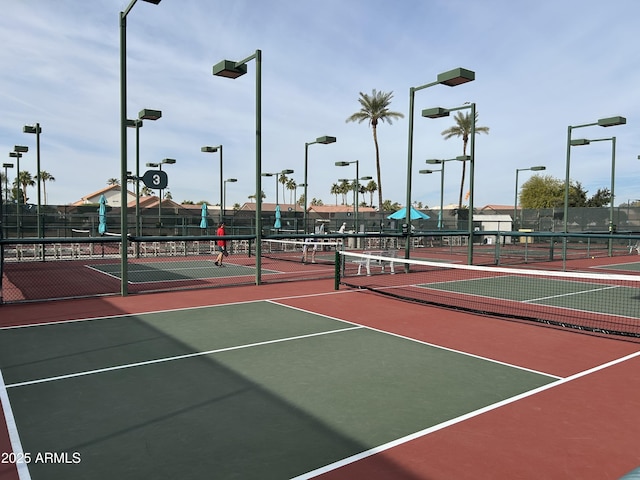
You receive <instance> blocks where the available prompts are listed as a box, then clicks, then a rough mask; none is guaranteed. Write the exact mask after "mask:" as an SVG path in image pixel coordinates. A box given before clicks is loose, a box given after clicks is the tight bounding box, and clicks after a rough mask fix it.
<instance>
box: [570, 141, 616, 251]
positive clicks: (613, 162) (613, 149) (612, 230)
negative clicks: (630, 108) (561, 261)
mask: <svg viewBox="0 0 640 480" xmlns="http://www.w3.org/2000/svg"><path fill="white" fill-rule="evenodd" d="M595 142H611V204H610V205H609V234H613V233H615V231H616V228H615V225H614V223H613V217H614V207H613V202H614V200H615V185H616V182H615V178H616V137H609V138H595V139H591V140H589V139H586V138H579V139H575V140H571V146H577V145H589V144H591V143H595ZM608 244H609V247H608V254H609V256H611V255H612V254H613V239H612V238H609V242H608Z"/></svg>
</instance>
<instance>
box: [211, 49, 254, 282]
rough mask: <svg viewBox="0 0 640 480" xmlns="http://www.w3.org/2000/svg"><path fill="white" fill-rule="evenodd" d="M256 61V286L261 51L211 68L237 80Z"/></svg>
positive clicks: (215, 72) (218, 73) (220, 75)
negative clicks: (248, 65) (249, 64)
mask: <svg viewBox="0 0 640 480" xmlns="http://www.w3.org/2000/svg"><path fill="white" fill-rule="evenodd" d="M251 60H255V61H256V172H255V176H256V285H260V284H261V283H262V272H261V269H262V226H261V225H260V222H261V218H260V217H261V215H262V181H261V180H262V177H261V176H260V173H261V171H262V51H260V50H256V51H255V53H254V54H252V55H249V56H248V57H247V58H245V59H244V60H240V61H239V62H234V61H231V60H222V61H221V62H219V63H217V64H215V65H214V66H213V74H214V75H216V76H219V77H226V78H238V77H239V76H241V75H244V74H245V73H247V65H246V64H247V62H249V61H251Z"/></svg>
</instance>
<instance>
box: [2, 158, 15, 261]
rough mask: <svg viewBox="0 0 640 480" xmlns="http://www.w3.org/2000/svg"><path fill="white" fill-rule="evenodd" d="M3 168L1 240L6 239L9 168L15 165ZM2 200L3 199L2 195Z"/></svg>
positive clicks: (6, 165)
mask: <svg viewBox="0 0 640 480" xmlns="http://www.w3.org/2000/svg"><path fill="white" fill-rule="evenodd" d="M2 168H4V208H3V209H2V213H3V217H2V227H0V238H3V237H4V235H3V231H4V230H6V227H5V226H4V223H5V219H6V217H7V216H6V215H5V214H4V213H5V212H6V209H7V204H8V202H9V184H8V180H9V173H8V171H7V170H8V169H9V168H13V163H3V164H2ZM0 198H2V195H0ZM7 235H8V234H7ZM0 255H2V251H0Z"/></svg>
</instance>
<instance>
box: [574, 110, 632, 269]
mask: <svg viewBox="0 0 640 480" xmlns="http://www.w3.org/2000/svg"><path fill="white" fill-rule="evenodd" d="M626 123H627V119H626V118H625V117H620V116H617V117H607V118H600V119H598V120H597V121H595V122H591V123H584V124H582V125H569V126H568V127H567V161H566V165H565V179H564V212H563V213H564V218H563V219H562V231H563V233H564V236H563V237H562V268H563V269H564V268H566V261H567V233H569V230H568V224H567V220H568V217H569V173H570V164H571V147H572V146H573V145H575V144H572V143H571V132H573V130H575V129H576V128H583V127H592V126H594V125H598V126H600V127H614V126H617V125H624V124H626ZM612 201H613V199H612Z"/></svg>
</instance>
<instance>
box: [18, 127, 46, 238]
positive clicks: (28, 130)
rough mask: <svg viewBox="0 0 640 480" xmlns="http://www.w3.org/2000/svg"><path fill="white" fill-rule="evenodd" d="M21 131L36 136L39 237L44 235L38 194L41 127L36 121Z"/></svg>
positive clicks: (38, 195)
mask: <svg viewBox="0 0 640 480" xmlns="http://www.w3.org/2000/svg"><path fill="white" fill-rule="evenodd" d="M22 131H23V132H24V133H32V134H35V136H36V172H37V174H36V179H37V182H38V186H37V188H38V194H37V199H38V208H37V210H36V213H37V215H38V219H37V225H38V236H39V237H43V236H44V232H43V231H42V228H41V218H40V217H41V211H40V210H41V205H42V200H41V196H40V177H41V174H40V133H41V132H42V129H41V128H40V124H39V123H36V124H35V125H25V126H24V127H23V129H22Z"/></svg>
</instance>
